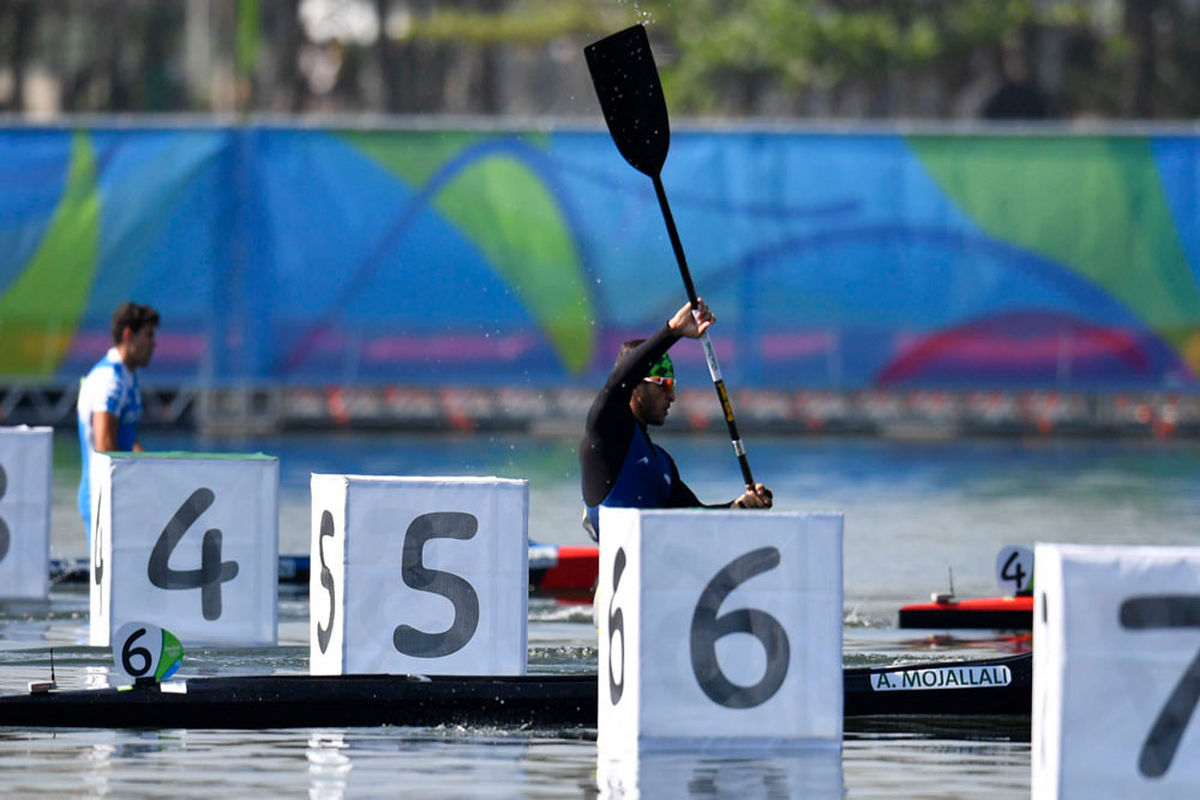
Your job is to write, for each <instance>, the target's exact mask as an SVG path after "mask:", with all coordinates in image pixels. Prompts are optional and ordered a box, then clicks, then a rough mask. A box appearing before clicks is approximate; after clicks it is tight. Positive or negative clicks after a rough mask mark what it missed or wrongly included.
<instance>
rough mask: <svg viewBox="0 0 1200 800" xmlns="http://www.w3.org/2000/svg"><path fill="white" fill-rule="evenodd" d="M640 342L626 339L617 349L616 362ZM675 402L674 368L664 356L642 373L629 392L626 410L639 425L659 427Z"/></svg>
mask: <svg viewBox="0 0 1200 800" xmlns="http://www.w3.org/2000/svg"><path fill="white" fill-rule="evenodd" d="M643 341H645V340H644V339H630V340H629V341H628V342H625V344H623V345H621V352H620V354H619V355H618V356H617V361H618V362H619V361H620V360H621V359H622V358H624V357H625V355H626V354H628V353H629V352H630V351H631V350H633V349H634V348H635V347H637V346H638V345H639V344H641V343H642V342H643ZM673 402H675V365H674V364H672V363H671V357H670V356H669V355H667V354H666V353H663V354H662V356H661V357H660V358H659V359H658V360H657V361H655V362H654V363H653V364H651V365H650V370H649V371H648V372H647V373H646V375H645V377H643V378H642V381H641V383H639V384H638V385H637V386H636V387H634V389H633V394H632V395H630V397H629V410H630V411H631V412H633V416H634V418H635V419H637V421H638V422H640V423H642V424H643V425H662V424H663V423H664V422H666V420H667V412H668V411H669V410H670V408H671V403H673Z"/></svg>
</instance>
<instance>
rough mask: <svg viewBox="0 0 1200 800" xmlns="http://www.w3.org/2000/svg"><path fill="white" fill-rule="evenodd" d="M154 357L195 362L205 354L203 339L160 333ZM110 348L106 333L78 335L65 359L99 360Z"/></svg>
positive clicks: (194, 335)
mask: <svg viewBox="0 0 1200 800" xmlns="http://www.w3.org/2000/svg"><path fill="white" fill-rule="evenodd" d="M155 339H156V341H157V344H156V346H155V348H154V357H155V358H156V359H159V358H161V359H163V360H164V361H197V360H199V359H200V358H201V357H202V356H203V355H204V352H205V341H204V337H203V336H201V335H199V334H189V333H162V332H159V333H158V335H157V336H156V337H155ZM110 347H112V336H110V335H109V334H107V333H78V334H76V335H75V338H74V339H72V340H71V346H70V348H68V350H67V357H68V358H70V359H72V360H76V359H78V360H87V359H89V358H90V359H93V360H99V359H100V357H101V356H102V355H104V354H105V353H107V352H108V348H110Z"/></svg>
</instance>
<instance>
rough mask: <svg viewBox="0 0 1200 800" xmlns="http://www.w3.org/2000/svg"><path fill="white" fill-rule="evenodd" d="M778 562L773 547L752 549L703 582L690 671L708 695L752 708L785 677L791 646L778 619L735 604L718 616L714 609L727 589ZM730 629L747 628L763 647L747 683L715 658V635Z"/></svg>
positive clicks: (730, 704) (694, 619) (729, 705)
mask: <svg viewBox="0 0 1200 800" xmlns="http://www.w3.org/2000/svg"><path fill="white" fill-rule="evenodd" d="M777 566H779V551H778V550H777V549H775V548H774V547H762V548H759V549H758V550H752V551H750V552H749V553H746V554H745V555H743V556H741V557H739V558H736V559H734V560H733V561H731V562H730V563H729V564H727V565H726V566H725V568H724V569H722V570H721V571H720V572H718V573H717V574H716V576H715V577H714V578H713V579H712V580H711V581H709V582H708V586H706V587H704V592H703V593H702V594H701V595H700V602H699V603H697V604H696V610H695V612H694V613H693V614H692V635H691V649H692V671H693V672H694V673H695V675H696V680H697V681H698V682H699V683H700V688H701V690H703V692H704V693H705V694H706V695H708V698H709V699H710V700H712V701H713V702H714V703H717V704H718V705H722V706H725V707H726V708H753V707H755V706H759V705H762V704H763V703H765V702H767V701H768V700H770V699H771V698H772V697H773V696H774V695H775V692H777V691H779V687H780V686H782V685H783V681H784V679H785V678H786V677H787V672H788V662H789V660H790V657H791V655H790V654H791V648H790V646H789V644H788V637H787V632H786V631H784V629H783V626H782V625H780V624H779V620H777V619H775V617H773V616H771V615H770V614H768V613H767V612H765V611H761V610H759V609H756V608H739V609H737V610H735V611H730V612H728V613H726V614H722V615H721V616H719V617H718V616H717V611H718V610H719V609H720V607H721V603H723V602H725V598H726V597H728V596H729V593H730V592H732V591H733V590H734V589H736V588H737V587H738V586H741V585H742V584H743V583H745V582H746V581H748V580H750V579H751V578H753V577H754V576H755V575H759V574H761V573H763V572H767V571H769V570H772V569H774V568H775V567H777ZM731 633H748V634H750V635H751V636H753V637H754V638H756V639H758V641H759V642H761V643H762V646H763V649H765V650H766V652H767V668H766V672H765V673H764V674H763V677H762V679H761V680H760V681H759V682H758V683H756V684H754V685H753V686H738V685H737V684H736V683H734V682H733V681H731V680H729V678H727V677H725V673H724V672H722V671H721V665H720V664H718V663H717V640H718V639H720V638H721V637H723V636H728V635H729V634H731Z"/></svg>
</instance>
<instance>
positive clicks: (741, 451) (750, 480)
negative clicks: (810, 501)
mask: <svg viewBox="0 0 1200 800" xmlns="http://www.w3.org/2000/svg"><path fill="white" fill-rule="evenodd" d="M650 178H651V180H653V181H654V193H655V194H656V195H657V196H658V207H659V208H660V209H662V215H663V220H664V221H665V222H666V223H667V235H668V236H669V237H670V238H671V247H672V248H673V249H674V250H675V262H676V263H677V264H679V275H680V277H682V278H683V288H684V289H686V290H687V296H688V302H690V303H691V304H692V310H693V311H695V310H697V309H699V308H700V299H699V298H698V297H697V296H696V286H695V284H693V283H692V274H691V272H689V271H688V265H687V257H686V256H684V254H683V242H681V241H680V240H679V231H677V230H676V229H675V217H673V216H672V215H671V206H670V204H668V203H667V192H666V190H665V189H664V188H663V184H662V178H661V177H660V176H659V174H658V173H654V174H652V175H651V176H650ZM700 344H701V345H703V346H704V360H705V361H707V362H708V374H709V375H711V376H712V382H713V387H714V388H716V390H717V397H718V398H720V400H721V411H722V412H724V414H725V425H726V426H727V427H728V428H729V438H730V440H731V441H732V442H733V452H734V453H736V454H737V459H738V466H739V467H741V468H742V479H743V480H744V481H745V482H746V486H754V475H753V474H752V473H751V472H750V462H749V461H748V460H747V459H746V446H745V445H744V444H742V437H741V436H740V435H739V434H738V429H737V422H735V421H734V418H733V406H732V405H730V403H729V393H728V392H727V391H725V380H724V379H723V378H722V377H721V366H720V365H719V364H718V363H717V354H716V351H714V350H713V346H712V341H711V340H710V339H709V338H708V331H705V332H704V333H702V334H700Z"/></svg>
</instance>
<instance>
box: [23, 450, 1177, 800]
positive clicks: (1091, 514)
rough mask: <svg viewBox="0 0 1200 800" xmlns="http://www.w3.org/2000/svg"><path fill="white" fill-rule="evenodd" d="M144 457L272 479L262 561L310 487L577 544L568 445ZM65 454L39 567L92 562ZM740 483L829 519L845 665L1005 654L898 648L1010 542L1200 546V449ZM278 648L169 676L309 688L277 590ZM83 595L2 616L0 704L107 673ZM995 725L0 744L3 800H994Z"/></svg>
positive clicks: (786, 458)
mask: <svg viewBox="0 0 1200 800" xmlns="http://www.w3.org/2000/svg"><path fill="white" fill-rule="evenodd" d="M659 439H660V441H662V442H663V443H664V444H666V445H667V447H668V448H669V449H670V450H671V451H672V454H673V455H674V456H675V458H676V460H677V461H678V462H679V464H680V468H681V471H682V473H683V476H684V479H685V480H687V481H688V482H689V484H691V485H692V487H693V488H694V489H695V490H696V491H697V494H699V495H700V496H701V498H703V499H705V500H708V501H712V502H715V501H718V500H724V499H727V498H729V497H732V496H733V495H734V494H735V493H736V491H737V486H738V483H739V474H738V469H737V464H736V461H735V460H734V459H733V457H732V454H731V453H730V452H729V444H728V442H727V441H722V440H721V439H717V438H702V437H701V438H695V437H683V436H672V435H671V434H670V433H669V432H668V433H665V434H663V435H662V436H660V437H659ZM145 441H146V444H147V445H148V446H150V447H152V448H154V449H189V450H205V451H218V450H219V451H231V452H249V451H262V452H266V453H270V454H273V455H277V456H278V457H279V458H280V477H281V487H280V488H281V492H280V495H281V497H280V549H281V551H282V552H285V553H302V552H305V551H306V550H307V547H308V540H309V531H308V525H309V505H308V503H309V498H308V479H309V475H310V473H313V472H331V473H357V474H380V475H499V476H503V477H514V478H528V479H529V480H530V536H531V537H532V538H534V539H537V540H541V541H545V542H552V543H565V544H572V543H576V544H582V543H585V542H586V538H585V536H584V534H583V532H582V530H581V529H580V528H579V524H578V519H579V500H578V472H577V466H576V461H575V453H574V442H573V441H569V440H565V439H558V438H539V437H526V436H501V435H496V436H488V435H476V436H462V437H440V438H430V437H419V436H399V435H390V434H388V435H373V436H363V435H346V436H333V435H320V436H317V435H314V436H288V437H278V438H270V439H255V440H246V441H229V440H216V441H203V440H199V439H196V438H192V437H186V436H166V435H158V436H151V435H147V436H146V437H145ZM74 448H75V444H74V437H73V436H62V437H59V438H58V439H57V440H56V446H55V469H54V491H53V509H52V527H53V534H52V550H53V554H54V555H56V556H70V557H82V556H84V555H85V554H86V547H85V544H84V534H83V530H82V526H81V523H80V522H79V520H78V519H77V517H76V515H75V514H76V512H75V501H74V491H75V482H76V480H77V477H78V468H79V466H78V454H77V453H76V452H75V451H74ZM749 448H750V454H749V455H750V459H751V463H752V464H753V466H754V470H755V473H756V476H757V477H758V478H759V479H760V480H764V481H765V482H766V483H768V484H769V485H771V487H772V488H773V489H774V490H775V494H776V497H777V500H778V506H779V507H780V508H785V509H793V510H801V509H823V510H824V509H837V510H841V511H843V512H844V513H845V515H846V516H845V519H846V522H845V543H844V562H845V620H846V627H845V660H846V662H847V663H848V664H863V663H890V662H893V661H897V660H910V661H912V660H928V659H934V658H953V657H959V656H963V655H972V656H977V655H987V654H992V653H997V652H1008V651H1011V650H1012V649H1013V648H1014V647H1020V645H1019V644H1017V645H1014V643H1013V642H1012V640H1011V639H1008V638H1006V637H1002V636H995V635H987V634H984V635H980V636H976V637H970V638H966V637H965V635H964V634H962V633H961V632H960V633H959V634H958V635H957V636H947V635H942V634H939V633H938V632H928V633H926V632H920V631H904V630H899V629H897V628H896V627H895V623H896V610H897V608H898V607H899V606H900V605H901V604H903V603H906V602H914V601H918V600H922V599H924V598H925V597H927V596H928V594H929V592H930V591H931V590H945V589H946V588H947V585H948V583H949V581H950V580H951V574H952V575H953V581H954V588H955V589H956V590H957V592H958V594H960V595H988V594H995V593H996V591H997V587H996V584H995V583H994V581H993V578H992V573H993V560H994V558H995V555H996V552H997V551H998V549H999V548H1000V547H1001V546H1002V545H1005V544H1026V545H1032V544H1033V543H1035V542H1039V541H1046V542H1050V541H1055V542H1086V543H1105V544H1109V543H1115V544H1195V543H1196V541H1197V538H1198V537H1197V535H1196V531H1197V529H1198V527H1197V525H1196V524H1195V520H1196V519H1197V512H1198V511H1200V447H1197V446H1194V445H1191V444H1186V443H1183V444H1181V443H1150V442H1087V441H1049V442H1043V441H1039V442H1019V441H938V442H893V441H884V440H865V439H777V440H751V441H750V442H749ZM279 602H280V606H279V646H278V647H275V648H257V649H234V648H229V649H221V648H195V649H189V650H188V652H187V654H186V656H185V661H184V667H183V669H182V670H181V672H180V676H181V677H198V676H206V675H229V674H265V673H281V674H282V673H306V672H307V670H308V603H307V594H306V592H305V591H297V590H295V589H288V588H286V587H285V588H282V589H281V592H280V598H279ZM87 634H88V598H87V595H86V592H85V590H84V588H83V587H76V586H58V587H55V588H54V589H53V590H52V592H51V597H50V600H49V602H47V603H40V602H39V603H20V602H9V603H2V604H0V691H2V692H6V693H7V692H20V691H24V690H25V686H26V684H27V682H28V681H30V680H35V679H44V678H45V677H46V676H48V674H49V669H50V654H51V650H53V658H54V665H55V671H56V675H57V678H58V683H59V685H60V687H62V688H79V687H84V686H96V685H104V684H105V683H107V681H108V664H109V661H110V656H109V653H108V651H107V650H106V649H100V648H92V647H88V646H87V644H86V643H87ZM529 664H530V671H531V672H561V671H591V670H594V669H595V668H596V640H595V630H594V626H593V623H592V619H591V607H590V606H584V605H570V604H563V603H560V602H556V601H553V600H543V599H534V600H533V601H531V604H530V621H529ZM1010 727H1011V726H1009V727H1006V726H1004V725H1001V724H998V725H997V726H996V728H995V729H994V730H993V731H992V736H990V737H987V738H985V739H983V740H980V739H978V738H976V739H974V740H971V739H966V738H955V737H948V736H947V735H946V731H945V730H933V731H929V730H926V731H904V732H900V733H897V732H876V733H867V732H854V733H848V734H847V737H846V740H845V742H844V746H843V749H842V752H841V753H840V754H838V753H836V752H834V753H833V754H832V756H831V755H830V754H828V753H822V752H815V753H814V752H807V753H793V754H789V755H774V756H761V757H754V756H749V755H739V754H736V753H718V754H706V755H704V756H688V755H680V754H675V755H663V756H654V757H649V756H647V757H645V758H644V759H643V760H642V761H641V762H639V763H632V764H630V763H606V762H598V760H597V753H596V748H595V743H594V737H595V732H594V731H588V730H583V731H579V730H572V731H561V730H545V731H543V730H525V731H513V730H502V729H476V728H459V727H439V728H432V729H430V728H348V729H311V730H267V731H203V730H182V729H181V730H164V731H108V730H59V731H55V730H50V729H41V730H14V729H3V728H0V794H2V795H3V796H5V797H63V796H83V797H122V798H124V797H146V798H157V797H163V798H167V797H170V798H189V797H197V798H199V797H218V796H225V797H230V798H233V797H249V796H259V795H262V796H288V797H295V796H308V797H312V798H340V797H382V796H387V797H392V796H398V795H405V796H412V797H468V796H469V797H496V798H511V797H529V798H558V797H589V796H597V795H601V794H603V795H605V796H608V795H612V796H632V790H633V789H634V788H640V789H641V791H642V796H645V797H696V798H704V797H737V798H739V800H746V799H748V798H756V797H763V798H789V797H796V798H827V797H828V798H833V797H841V796H848V797H852V798H980V799H981V800H982V799H983V798H988V799H989V800H990V799H993V798H996V799H998V798H1012V797H1022V796H1027V795H1028V791H1029V768H1030V760H1029V745H1028V743H1026V742H1022V741H1019V740H1020V738H1021V737H1020V736H1013V735H1012V731H1011V729H1010Z"/></svg>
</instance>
